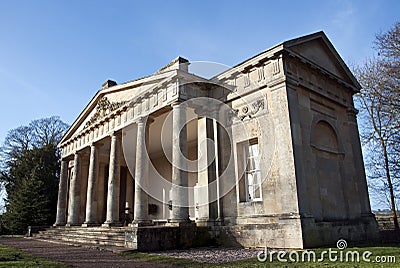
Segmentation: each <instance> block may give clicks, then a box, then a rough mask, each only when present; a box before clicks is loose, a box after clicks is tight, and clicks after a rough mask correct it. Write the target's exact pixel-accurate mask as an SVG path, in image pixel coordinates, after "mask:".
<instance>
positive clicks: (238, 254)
mask: <svg viewBox="0 0 400 268" xmlns="http://www.w3.org/2000/svg"><path fill="white" fill-rule="evenodd" d="M258 251H259V250H255V249H240V248H201V249H187V250H169V251H160V252H154V253H153V254H157V255H163V256H169V257H175V258H184V259H191V260H194V261H197V262H208V263H223V262H231V261H239V260H243V259H250V258H254V257H257V252H258Z"/></svg>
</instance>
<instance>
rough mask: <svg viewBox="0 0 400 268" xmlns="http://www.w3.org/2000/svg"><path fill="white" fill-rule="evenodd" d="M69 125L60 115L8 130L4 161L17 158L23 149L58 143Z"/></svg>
mask: <svg viewBox="0 0 400 268" xmlns="http://www.w3.org/2000/svg"><path fill="white" fill-rule="evenodd" d="M67 128H68V125H67V124H65V123H64V122H63V121H61V119H60V118H59V117H58V116H52V117H48V118H42V119H37V120H33V121H32V122H31V123H29V125H28V126H20V127H17V128H15V129H12V130H10V131H9V132H8V134H7V136H6V138H5V141H4V143H3V146H2V147H0V154H1V155H0V156H1V158H2V160H3V161H2V162H3V168H4V161H9V160H12V159H15V157H16V156H18V155H20V154H21V153H22V152H23V151H26V150H28V149H32V148H33V147H43V146H45V145H57V142H58V141H59V140H61V137H62V135H63V134H64V133H65V130H66V129H67Z"/></svg>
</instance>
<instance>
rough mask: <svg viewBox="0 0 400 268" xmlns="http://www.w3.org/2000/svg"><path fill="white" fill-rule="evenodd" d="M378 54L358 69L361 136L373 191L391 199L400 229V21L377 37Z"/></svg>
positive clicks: (395, 223)
mask: <svg viewBox="0 0 400 268" xmlns="http://www.w3.org/2000/svg"><path fill="white" fill-rule="evenodd" d="M375 48H376V49H377V50H378V56H377V57H375V58H372V59H370V60H368V61H367V62H365V64H364V65H362V66H360V67H358V68H356V69H355V73H356V76H357V78H358V80H359V81H360V84H361V85H362V87H363V89H362V90H361V92H360V94H359V99H358V101H359V103H360V106H361V107H360V112H361V113H360V119H361V121H362V124H361V125H362V127H361V138H362V141H363V145H364V149H366V157H365V159H366V167H367V174H368V179H369V185H370V186H371V188H372V190H373V193H375V194H378V195H380V196H379V198H380V199H381V200H385V199H386V200H387V201H388V203H389V205H390V209H391V212H392V216H393V222H394V226H395V229H399V222H398V219H397V214H396V199H397V198H398V197H399V194H400V189H399V187H400V185H399V184H400V182H399V177H400V170H399V160H400V158H399V153H400V148H399V143H400V134H399V132H400V121H399V112H400V105H399V104H400V103H399V101H400V90H399V81H400V69H399V66H400V65H399V63H400V60H399V59H400V23H396V24H395V26H394V27H393V28H391V29H390V30H389V31H388V32H385V33H380V34H378V35H377V36H376V41H375Z"/></svg>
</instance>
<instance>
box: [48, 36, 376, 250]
mask: <svg viewBox="0 0 400 268" xmlns="http://www.w3.org/2000/svg"><path fill="white" fill-rule="evenodd" d="M359 90H360V85H359V83H358V82H357V81H356V79H355V78H354V76H353V75H352V73H351V72H350V70H349V69H348V67H347V66H346V65H345V63H344V62H343V60H342V59H341V58H340V56H339V54H338V53H337V52H336V50H335V48H334V47H333V45H332V44H331V43H330V41H329V40H328V39H327V37H326V36H325V34H324V33H323V32H318V33H315V34H311V35H308V36H304V37H300V38H297V39H293V40H290V41H287V42H284V43H282V44H279V45H277V46H275V47H273V48H271V49H268V50H266V51H264V52H262V53H260V54H258V55H256V56H254V57H251V58H250V59H248V60H245V61H244V62H242V63H240V64H238V65H236V66H234V67H232V68H229V69H227V70H226V71H224V72H222V73H220V74H218V75H217V76H214V77H212V78H209V79H207V78H203V77H200V76H197V75H195V74H192V73H191V72H190V62H188V61H187V60H185V59H183V58H180V57H178V58H176V59H175V60H174V61H172V62H171V63H170V64H168V65H167V66H165V67H164V68H162V69H160V70H159V71H157V72H156V73H155V74H152V75H149V76H147V77H143V78H139V79H136V80H133V81H129V82H126V83H123V84H117V83H116V82H114V81H110V80H108V81H106V82H105V83H104V84H103V85H102V88H101V89H100V90H99V91H98V92H97V93H96V95H95V96H94V97H93V99H92V100H91V101H90V102H89V104H88V105H87V106H86V108H85V109H84V110H83V111H82V112H81V114H80V115H79V117H78V118H77V119H76V121H75V122H74V123H73V124H72V126H71V127H70V129H69V130H68V132H67V133H66V134H65V136H64V137H63V139H62V140H61V142H60V144H59V147H60V148H61V150H62V159H61V176H60V185H59V195H58V207H57V219H56V223H55V226H67V227H56V228H66V229H67V228H73V226H82V227H86V228H91V227H92V226H98V228H104V229H105V230H106V229H107V228H108V229H112V228H117V227H118V228H125V229H126V230H130V231H132V232H131V235H133V236H135V237H134V238H133V239H132V241H134V244H133V245H132V244H130V246H132V247H138V248H139V246H138V245H139V244H140V240H142V239H143V240H145V239H150V240H152V241H153V242H154V240H157V239H158V238H157V237H154V236H153V237H152V238H149V237H143V238H141V237H140V236H139V230H147V229H148V230H150V229H151V228H153V229H154V228H157V230H158V231H159V233H162V232H164V231H165V232H168V228H170V227H171V228H172V227H177V226H178V228H184V226H188V225H190V226H197V227H200V226H202V227H203V228H208V230H209V233H210V234H211V235H212V236H215V237H216V238H217V239H219V241H223V242H224V243H230V244H232V243H234V244H240V245H242V246H246V247H248V246H250V247H254V246H256V247H264V246H265V245H267V246H268V247H276V248H304V247H311V246H318V245H323V244H330V243H334V242H336V240H338V239H339V238H345V239H348V240H363V239H367V238H373V237H375V235H376V222H375V218H374V216H373V214H372V213H371V209H370V202H369V197H368V190H367V184H366V179H365V173H364V166H363V160H362V154H361V147H360V140H359V134H358V129H357V121H356V114H357V110H356V109H355V108H354V104H353V98H352V96H353V95H354V94H355V93H357V92H358V91H359ZM68 226H71V227H68ZM121 226H126V227H121ZM179 226H180V227H179ZM146 228H147V229H146ZM163 228H164V229H163ZM194 228H196V227H194ZM153 229H151V230H153ZM163 230H164V231H163ZM161 236H162V235H161Z"/></svg>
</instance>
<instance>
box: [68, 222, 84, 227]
mask: <svg viewBox="0 0 400 268" xmlns="http://www.w3.org/2000/svg"><path fill="white" fill-rule="evenodd" d="M74 226H81V224H80V223H67V224H66V225H65V227H74Z"/></svg>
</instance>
